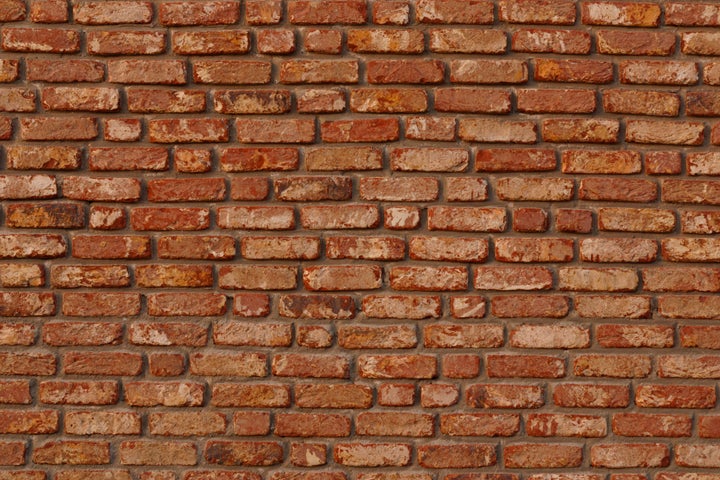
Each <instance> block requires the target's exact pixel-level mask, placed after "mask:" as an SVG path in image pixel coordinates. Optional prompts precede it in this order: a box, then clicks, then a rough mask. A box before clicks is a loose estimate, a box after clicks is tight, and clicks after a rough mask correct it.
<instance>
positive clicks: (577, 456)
mask: <svg viewBox="0 0 720 480" xmlns="http://www.w3.org/2000/svg"><path fill="white" fill-rule="evenodd" d="M504 454H505V463H504V464H505V467H506V468H568V467H579V466H580V464H581V463H582V458H583V454H582V447H581V446H578V445H565V444H532V443H524V444H513V445H507V446H505V448H504Z"/></svg>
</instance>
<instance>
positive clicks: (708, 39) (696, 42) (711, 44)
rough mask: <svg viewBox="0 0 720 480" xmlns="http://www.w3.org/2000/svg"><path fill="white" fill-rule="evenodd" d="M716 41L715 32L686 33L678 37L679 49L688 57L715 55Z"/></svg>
mask: <svg viewBox="0 0 720 480" xmlns="http://www.w3.org/2000/svg"><path fill="white" fill-rule="evenodd" d="M717 40H718V35H717V34H716V33H715V32H687V33H682V34H681V36H680V47H681V49H682V52H683V53H685V54H689V55H717V54H718V52H719V51H720V50H718V47H717Z"/></svg>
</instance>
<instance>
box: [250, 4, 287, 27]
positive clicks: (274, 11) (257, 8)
mask: <svg viewBox="0 0 720 480" xmlns="http://www.w3.org/2000/svg"><path fill="white" fill-rule="evenodd" d="M281 18H282V4H281V3H280V0H248V1H246V2H245V20H246V21H247V23H248V24H250V25H272V24H276V23H279V22H280V19H281Z"/></svg>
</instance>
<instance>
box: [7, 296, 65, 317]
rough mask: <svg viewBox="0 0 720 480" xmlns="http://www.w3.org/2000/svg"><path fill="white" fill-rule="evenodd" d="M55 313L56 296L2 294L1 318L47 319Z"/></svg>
mask: <svg viewBox="0 0 720 480" xmlns="http://www.w3.org/2000/svg"><path fill="white" fill-rule="evenodd" d="M55 313H56V305H55V296H54V295H53V294H52V293H46V292H16V291H6V292H1V293H0V317H47V316H51V315H54V314H55Z"/></svg>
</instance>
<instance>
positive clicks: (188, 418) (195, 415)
mask: <svg viewBox="0 0 720 480" xmlns="http://www.w3.org/2000/svg"><path fill="white" fill-rule="evenodd" d="M226 427H227V420H226V418H225V415H223V414H222V413H216V412H212V413H211V412H162V413H151V414H149V415H148V431H149V433H150V434H151V435H162V436H179V437H189V436H195V435H197V436H209V435H217V434H222V433H225V429H226Z"/></svg>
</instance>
